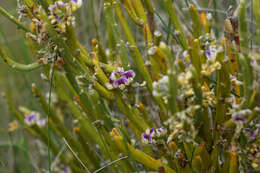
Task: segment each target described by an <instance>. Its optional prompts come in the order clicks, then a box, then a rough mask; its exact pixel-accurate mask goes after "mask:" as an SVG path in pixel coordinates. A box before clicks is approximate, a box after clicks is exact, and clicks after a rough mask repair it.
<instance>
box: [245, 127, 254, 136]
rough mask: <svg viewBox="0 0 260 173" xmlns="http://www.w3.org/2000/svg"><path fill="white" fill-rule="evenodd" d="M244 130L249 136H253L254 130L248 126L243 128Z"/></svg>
mask: <svg viewBox="0 0 260 173" xmlns="http://www.w3.org/2000/svg"><path fill="white" fill-rule="evenodd" d="M245 132H246V133H247V134H248V135H249V136H250V137H251V138H255V135H256V134H255V132H254V131H253V130H251V129H249V128H245Z"/></svg>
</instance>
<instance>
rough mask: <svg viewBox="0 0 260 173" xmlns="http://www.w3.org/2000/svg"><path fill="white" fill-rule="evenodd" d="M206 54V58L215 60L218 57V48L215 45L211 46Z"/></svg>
mask: <svg viewBox="0 0 260 173" xmlns="http://www.w3.org/2000/svg"><path fill="white" fill-rule="evenodd" d="M205 53H206V57H207V58H208V59H215V58H216V56H217V48H216V46H215V45H211V46H209V49H207V50H206V51H205Z"/></svg>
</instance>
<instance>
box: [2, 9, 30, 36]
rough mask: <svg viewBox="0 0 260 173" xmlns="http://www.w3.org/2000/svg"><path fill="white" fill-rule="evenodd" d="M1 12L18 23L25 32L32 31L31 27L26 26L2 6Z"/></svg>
mask: <svg viewBox="0 0 260 173" xmlns="http://www.w3.org/2000/svg"><path fill="white" fill-rule="evenodd" d="M0 13H1V14H2V15H4V16H5V17H6V18H8V19H9V20H10V21H11V22H13V23H14V24H16V25H17V26H18V28H21V29H23V30H24V31H25V32H31V31H30V29H29V28H27V27H26V26H24V25H23V24H22V23H21V22H20V21H18V20H17V19H16V18H15V17H14V16H12V15H11V14H9V13H8V12H7V11H6V10H5V9H3V8H2V7H0Z"/></svg>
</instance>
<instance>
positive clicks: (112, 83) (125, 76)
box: [106, 68, 135, 89]
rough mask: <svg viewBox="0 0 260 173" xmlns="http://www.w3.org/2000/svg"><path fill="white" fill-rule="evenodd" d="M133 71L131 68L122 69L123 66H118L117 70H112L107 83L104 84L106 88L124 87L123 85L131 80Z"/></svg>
mask: <svg viewBox="0 0 260 173" xmlns="http://www.w3.org/2000/svg"><path fill="white" fill-rule="evenodd" d="M134 77H135V72H134V71H133V70H128V71H124V69H123V68H119V69H118V71H116V70H114V71H113V72H112V73H111V75H110V77H109V83H108V84H106V86H107V88H108V89H113V88H120V89H124V88H125V86H127V85H129V84H130V83H131V82H133V79H134Z"/></svg>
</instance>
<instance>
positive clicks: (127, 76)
mask: <svg viewBox="0 0 260 173" xmlns="http://www.w3.org/2000/svg"><path fill="white" fill-rule="evenodd" d="M134 75H135V72H134V71H133V70H128V71H126V72H123V76H125V77H126V78H127V79H129V78H133V77H134Z"/></svg>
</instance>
